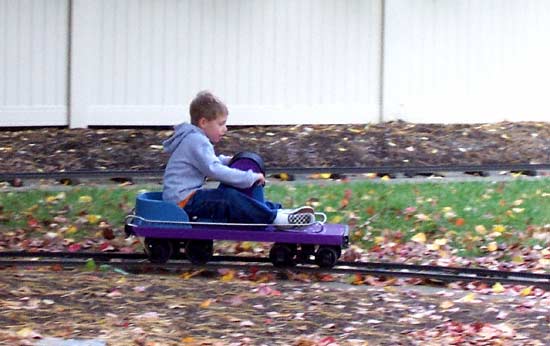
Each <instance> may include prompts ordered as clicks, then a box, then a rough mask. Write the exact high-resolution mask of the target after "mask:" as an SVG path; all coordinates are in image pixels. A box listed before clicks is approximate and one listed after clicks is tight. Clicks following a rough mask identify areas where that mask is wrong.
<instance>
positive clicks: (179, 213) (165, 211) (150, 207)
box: [135, 191, 191, 228]
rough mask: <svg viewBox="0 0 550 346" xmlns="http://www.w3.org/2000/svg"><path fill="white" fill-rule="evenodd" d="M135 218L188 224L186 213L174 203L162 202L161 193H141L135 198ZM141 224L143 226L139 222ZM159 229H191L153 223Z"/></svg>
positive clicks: (183, 226)
mask: <svg viewBox="0 0 550 346" xmlns="http://www.w3.org/2000/svg"><path fill="white" fill-rule="evenodd" d="M135 213H136V216H140V217H142V218H144V219H147V220H156V221H172V222H188V221H189V216H188V215H187V213H186V212H185V211H184V210H183V209H182V208H180V207H179V206H177V205H176V204H174V203H171V202H166V201H164V200H162V192H159V191H155V192H143V193H140V194H139V195H138V196H137V197H136V211H135ZM141 224H144V223H143V222H141ZM154 224H155V226H161V227H163V226H164V227H174V226H176V227H179V228H185V227H191V226H189V225H181V224H180V225H177V224H166V223H154Z"/></svg>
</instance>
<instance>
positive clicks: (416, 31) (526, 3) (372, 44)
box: [0, 0, 550, 127]
mask: <svg viewBox="0 0 550 346" xmlns="http://www.w3.org/2000/svg"><path fill="white" fill-rule="evenodd" d="M69 5H71V6H72V18H71V27H70V28H69ZM382 22H384V23H385V26H384V30H383V33H384V34H383V36H382ZM69 29H70V34H69ZM549 35H550V1H548V0H521V1H520V0H0V126H43V125H66V124H69V125H70V126H73V127H84V126H88V125H167V124H174V123H177V122H180V121H182V120H186V117H187V105H188V103H189V101H190V100H191V99H192V98H193V96H194V95H195V94H196V92H197V91H199V90H201V89H210V90H212V91H214V92H215V93H216V94H218V95H219V96H220V97H222V99H224V100H225V101H226V102H227V104H228V105H229V108H230V113H231V116H230V123H231V124H297V123H366V122H373V121H378V120H380V115H382V118H381V119H382V120H391V119H396V118H400V119H404V120H408V121H413V122H446V123H465V122H493V121H501V120H542V121H550V103H548V102H546V93H547V87H546V86H547V84H548V83H549V81H550V63H549V61H550V40H549V39H548V37H549ZM69 45H70V52H69ZM382 52H383V60H381V56H382V54H381V53H382ZM69 54H70V59H69V57H68V55H69ZM69 62H70V66H69ZM69 69H70V75H69V74H68V71H69ZM69 78H70V83H69V82H68V79H69ZM69 95H70V99H69ZM381 102H382V107H380V106H379V105H380V103H381ZM68 117H70V120H69V119H68Z"/></svg>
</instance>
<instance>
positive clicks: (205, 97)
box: [189, 90, 229, 125]
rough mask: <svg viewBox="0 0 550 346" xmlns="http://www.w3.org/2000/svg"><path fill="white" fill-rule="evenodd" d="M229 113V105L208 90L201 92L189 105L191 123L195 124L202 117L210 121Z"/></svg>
mask: <svg viewBox="0 0 550 346" xmlns="http://www.w3.org/2000/svg"><path fill="white" fill-rule="evenodd" d="M228 113H229V112H228V110H227V106H226V105H225V104H224V103H223V102H222V101H221V100H220V99H219V98H217V97H216V96H214V94H212V93H211V92H210V91H208V90H203V91H201V92H199V93H198V94H197V96H195V98H194V99H193V101H191V105H190V106H189V114H190V115H191V124H193V125H197V124H198V123H199V120H200V119H201V118H206V120H209V121H210V120H214V119H216V118H217V117H219V116H223V115H227V114H228Z"/></svg>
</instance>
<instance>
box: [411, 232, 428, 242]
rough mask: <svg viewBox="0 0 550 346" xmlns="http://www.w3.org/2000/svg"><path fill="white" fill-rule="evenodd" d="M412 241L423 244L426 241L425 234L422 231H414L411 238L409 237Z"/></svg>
mask: <svg viewBox="0 0 550 346" xmlns="http://www.w3.org/2000/svg"><path fill="white" fill-rule="evenodd" d="M411 240H412V241H415V242H417V243H422V244H424V243H425V242H426V234H424V233H423V232H420V233H416V234H415V235H414V236H413V237H412V238H411Z"/></svg>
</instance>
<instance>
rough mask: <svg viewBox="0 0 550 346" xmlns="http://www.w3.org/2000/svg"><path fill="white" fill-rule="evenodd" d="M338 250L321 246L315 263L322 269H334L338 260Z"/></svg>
mask: <svg viewBox="0 0 550 346" xmlns="http://www.w3.org/2000/svg"><path fill="white" fill-rule="evenodd" d="M338 257H340V256H339V255H338V251H337V249H335V248H333V247H329V246H321V247H319V249H318V250H317V253H316V254H315V263H317V265H318V266H319V267H321V268H332V267H333V266H334V265H335V264H336V261H337V260H338Z"/></svg>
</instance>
